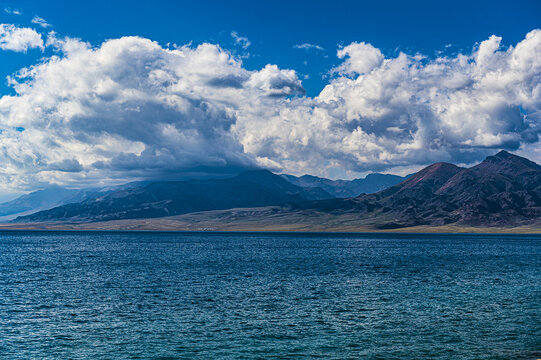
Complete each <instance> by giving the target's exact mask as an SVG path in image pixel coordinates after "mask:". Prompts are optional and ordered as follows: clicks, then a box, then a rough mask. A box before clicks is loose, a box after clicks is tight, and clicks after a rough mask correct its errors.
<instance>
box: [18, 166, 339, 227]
mask: <svg viewBox="0 0 541 360" xmlns="http://www.w3.org/2000/svg"><path fill="white" fill-rule="evenodd" d="M329 198H333V196H332V195H330V194H328V193H327V192H325V191H324V190H322V189H320V188H302V187H299V186H296V185H293V184H291V183H290V182H288V181H286V180H284V179H283V178H282V177H280V176H278V175H275V174H273V173H271V172H270V171H267V170H255V171H248V172H244V173H241V174H239V175H238V176H236V177H233V178H228V179H209V180H188V181H161V182H151V183H146V184H143V185H141V186H136V187H133V188H127V189H122V190H119V191H114V192H111V193H108V194H106V195H105V196H100V197H97V198H95V199H89V200H86V201H83V202H80V203H74V204H67V205H63V206H59V207H56V208H53V209H50V210H46V211H40V212H37V213H35V214H32V215H28V216H22V217H19V218H17V219H16V220H15V221H16V222H42V221H100V220H112V219H133V218H152V217H162V216H170V215H178V214H184V213H189V212H197V211H205V210H219V209H229V208H235V207H256V206H268V205H281V204H287V203H296V202H303V201H307V200H316V199H329Z"/></svg>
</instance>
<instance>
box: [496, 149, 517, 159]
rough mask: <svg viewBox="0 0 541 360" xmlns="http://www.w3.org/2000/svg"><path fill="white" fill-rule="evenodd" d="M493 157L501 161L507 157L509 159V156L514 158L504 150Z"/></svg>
mask: <svg viewBox="0 0 541 360" xmlns="http://www.w3.org/2000/svg"><path fill="white" fill-rule="evenodd" d="M494 156H495V157H498V158H502V159H505V158H508V157H511V156H516V155H513V154H511V153H509V152H507V151H505V150H501V151H500V152H499V153H497V154H496V155H494Z"/></svg>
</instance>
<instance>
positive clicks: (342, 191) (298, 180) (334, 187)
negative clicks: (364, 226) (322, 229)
mask: <svg viewBox="0 0 541 360" xmlns="http://www.w3.org/2000/svg"><path fill="white" fill-rule="evenodd" d="M281 176H282V177H283V178H284V179H286V180H287V181H289V182H291V183H292V184H295V185H297V186H302V187H308V188H312V187H319V188H321V189H323V190H325V191H326V192H328V193H329V194H331V195H333V196H334V197H337V198H351V197H355V196H359V195H361V194H372V193H375V192H378V191H381V190H383V189H386V188H388V187H391V186H393V185H396V184H398V183H400V182H402V181H404V180H406V178H407V177H402V176H397V175H389V174H378V173H375V174H369V175H368V176H366V177H365V178H363V179H354V180H330V179H325V178H320V177H317V176H311V175H304V176H300V177H297V176H293V175H285V174H284V175H281Z"/></svg>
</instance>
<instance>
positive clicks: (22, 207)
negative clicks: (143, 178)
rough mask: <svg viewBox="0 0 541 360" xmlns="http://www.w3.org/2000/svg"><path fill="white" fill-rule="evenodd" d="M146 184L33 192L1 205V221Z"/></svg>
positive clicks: (57, 187)
mask: <svg viewBox="0 0 541 360" xmlns="http://www.w3.org/2000/svg"><path fill="white" fill-rule="evenodd" d="M140 184H144V183H143V182H133V183H128V184H124V185H120V186H109V187H103V188H93V189H82V190H77V189H66V188H62V187H59V186H54V187H50V188H47V189H43V190H38V191H34V192H31V193H29V194H26V195H22V196H20V197H18V198H16V199H14V200H11V201H7V202H4V203H1V204H0V220H2V221H6V220H10V219H13V218H15V217H17V216H22V215H27V214H32V213H35V212H37V211H42V210H47V209H52V208H54V207H57V206H61V205H65V204H70V203H78V202H81V201H85V200H89V199H93V198H96V197H98V196H103V195H105V194H107V193H110V192H112V191H118V190H121V189H127V188H131V187H134V186H138V185H140Z"/></svg>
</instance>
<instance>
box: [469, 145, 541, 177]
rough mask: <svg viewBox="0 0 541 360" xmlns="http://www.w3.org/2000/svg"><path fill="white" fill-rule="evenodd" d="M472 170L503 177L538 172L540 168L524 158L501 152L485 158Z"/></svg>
mask: <svg viewBox="0 0 541 360" xmlns="http://www.w3.org/2000/svg"><path fill="white" fill-rule="evenodd" d="M472 169H474V170H475V171H483V172H488V173H500V174H503V175H519V174H522V173H525V172H529V171H539V170H541V166H539V165H538V164H536V163H534V162H533V161H530V160H528V159H526V158H523V157H521V156H518V155H515V154H511V153H509V152H507V151H505V150H502V151H500V152H499V153H497V154H496V155H492V156H487V158H486V159H485V160H484V161H483V162H482V163H480V164H479V165H477V166H474V167H473V168H472Z"/></svg>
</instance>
